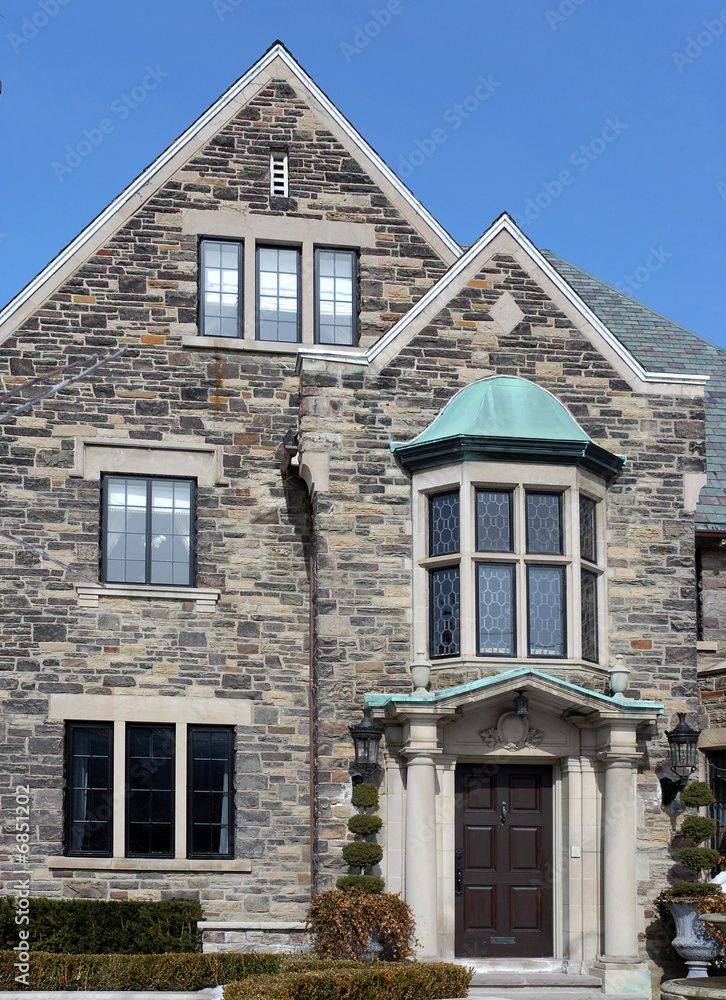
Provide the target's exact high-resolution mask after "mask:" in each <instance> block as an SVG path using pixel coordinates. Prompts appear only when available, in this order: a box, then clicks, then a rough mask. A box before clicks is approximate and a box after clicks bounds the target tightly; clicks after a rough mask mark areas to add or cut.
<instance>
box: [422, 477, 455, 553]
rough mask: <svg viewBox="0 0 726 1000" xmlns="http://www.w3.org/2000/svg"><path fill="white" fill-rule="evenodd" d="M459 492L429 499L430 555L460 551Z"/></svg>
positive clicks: (440, 494)
mask: <svg viewBox="0 0 726 1000" xmlns="http://www.w3.org/2000/svg"><path fill="white" fill-rule="evenodd" d="M459 534H460V523H459V491H458V490H453V491H452V492H451V493H439V494H437V495H436V496H432V497H429V555H430V556H445V555H450V554H451V553H453V552H458V551H459Z"/></svg>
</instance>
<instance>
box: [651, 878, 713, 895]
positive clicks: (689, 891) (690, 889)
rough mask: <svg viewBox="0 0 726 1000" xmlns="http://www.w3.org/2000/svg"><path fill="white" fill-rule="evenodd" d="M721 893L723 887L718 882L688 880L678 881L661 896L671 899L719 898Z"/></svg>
mask: <svg viewBox="0 0 726 1000" xmlns="http://www.w3.org/2000/svg"><path fill="white" fill-rule="evenodd" d="M719 893H721V886H720V885H718V884H717V883H716V882H688V881H687V880H686V879H677V880H676V881H675V882H674V883H673V885H672V886H671V887H670V889H666V891H665V892H663V893H661V896H662V897H664V898H668V899H670V898H671V897H676V896H717V895H719Z"/></svg>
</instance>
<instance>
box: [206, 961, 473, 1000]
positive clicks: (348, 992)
mask: <svg viewBox="0 0 726 1000" xmlns="http://www.w3.org/2000/svg"><path fill="white" fill-rule="evenodd" d="M470 979H471V969H467V968H465V967H463V966H460V965H446V964H444V963H433V962H432V963H431V964H428V963H427V964H425V965H423V964H421V965H419V964H417V963H414V962H403V963H396V964H385V965H381V964H379V963H367V964H366V965H364V966H349V967H347V968H345V967H344V968H337V969H320V970H312V969H311V970H310V971H307V972H302V971H300V972H293V971H289V972H284V973H282V974H281V975H276V976H259V977H257V978H254V979H247V980H245V981H243V982H234V983H228V984H227V985H226V986H225V988H224V1000H369V998H370V997H374V996H378V997H385V998H386V1000H412V998H414V1000H433V998H434V997H465V996H466V995H467V992H468V989H469V980H470Z"/></svg>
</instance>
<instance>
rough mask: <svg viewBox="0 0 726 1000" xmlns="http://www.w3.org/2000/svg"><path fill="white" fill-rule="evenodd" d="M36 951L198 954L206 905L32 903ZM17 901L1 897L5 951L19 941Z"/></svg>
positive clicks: (171, 901)
mask: <svg viewBox="0 0 726 1000" xmlns="http://www.w3.org/2000/svg"><path fill="white" fill-rule="evenodd" d="M29 902H30V910H29V916H30V922H29V924H28V925H27V927H28V930H29V931H30V948H31V951H45V952H53V953H56V954H66V955H69V954H71V955H110V954H115V955H120V954H123V955H161V954H165V953H167V952H190V951H196V950H197V946H198V945H197V920H201V919H202V907H201V906H200V904H199V903H197V902H193V901H191V900H188V899H168V900H165V901H163V902H138V903H137V902H127V901H125V900H124V901H122V900H111V901H110V902H106V901H105V900H101V899H74V900H66V899H45V898H43V897H41V896H39V897H36V898H34V899H31V900H30V901H29ZM15 914H16V909H15V899H14V897H10V896H3V897H1V898H0V950H5V949H8V948H9V949H12V948H13V947H14V946H15V945H16V944H17V942H18V927H17V925H16V923H15Z"/></svg>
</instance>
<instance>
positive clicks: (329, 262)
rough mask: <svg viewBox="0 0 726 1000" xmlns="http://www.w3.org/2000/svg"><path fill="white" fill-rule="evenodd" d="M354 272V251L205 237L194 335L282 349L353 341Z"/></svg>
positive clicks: (355, 317)
mask: <svg viewBox="0 0 726 1000" xmlns="http://www.w3.org/2000/svg"><path fill="white" fill-rule="evenodd" d="M245 243H246V244H247V246H246V247H245ZM245 259H246V261H247V264H246V266H245ZM253 262H254V264H253ZM251 267H252V270H250V268H251ZM243 270H246V282H245V285H246V287H245V288H244V294H243V281H242V274H243ZM358 271H359V268H358V254H357V252H356V251H355V250H349V249H341V248H339V247H315V246H314V245H313V244H311V243H303V245H302V246H285V245H284V244H271V243H270V244H268V243H261V242H257V241H256V240H254V239H252V238H248V239H243V240H240V241H239V242H233V241H231V240H207V239H203V240H201V243H200V300H199V334H200V336H205V337H224V338H227V339H231V338H238V339H241V340H256V341H257V342H258V343H259V342H260V341H266V342H267V343H270V344H280V345H284V346H283V347H282V348H281V349H282V350H289V349H293V350H294V347H292V348H291V347H290V346H289V345H295V344H313V343H315V344H325V345H330V346H345V347H354V346H355V345H356V344H357V343H358V300H359V295H358ZM304 276H305V277H304Z"/></svg>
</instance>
